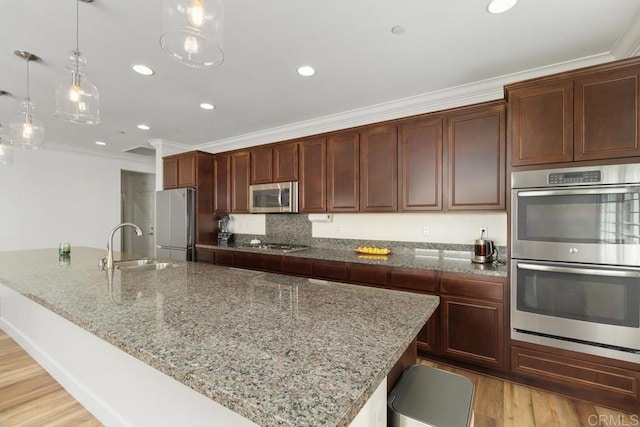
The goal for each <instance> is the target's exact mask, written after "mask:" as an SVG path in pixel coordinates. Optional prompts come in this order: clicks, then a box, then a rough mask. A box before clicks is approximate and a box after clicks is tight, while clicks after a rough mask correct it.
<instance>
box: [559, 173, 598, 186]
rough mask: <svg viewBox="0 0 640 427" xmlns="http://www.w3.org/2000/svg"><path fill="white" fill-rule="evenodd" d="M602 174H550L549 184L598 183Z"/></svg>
mask: <svg viewBox="0 0 640 427" xmlns="http://www.w3.org/2000/svg"><path fill="white" fill-rule="evenodd" d="M601 180H602V172H601V171H599V170H592V171H581V172H561V173H550V174H549V179H548V182H549V184H581V183H587V182H600V181H601Z"/></svg>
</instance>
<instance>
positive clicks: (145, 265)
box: [115, 258, 181, 271]
mask: <svg viewBox="0 0 640 427" xmlns="http://www.w3.org/2000/svg"><path fill="white" fill-rule="evenodd" d="M115 264H116V267H117V268H118V269H120V270H123V271H146V270H164V269H166V268H174V267H180V265H181V264H175V263H172V262H162V261H157V260H155V259H147V258H145V259H131V260H126V261H118V262H116V263H115Z"/></svg>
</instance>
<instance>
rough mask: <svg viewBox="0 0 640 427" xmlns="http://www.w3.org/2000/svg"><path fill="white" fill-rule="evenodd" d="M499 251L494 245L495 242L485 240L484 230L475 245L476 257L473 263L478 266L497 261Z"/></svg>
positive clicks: (474, 256)
mask: <svg viewBox="0 0 640 427" xmlns="http://www.w3.org/2000/svg"><path fill="white" fill-rule="evenodd" d="M497 254H498V250H497V249H496V247H495V245H494V244H493V240H486V239H485V238H484V230H482V233H480V238H479V239H476V242H475V244H474V255H473V258H472V259H471V262H474V263H476V264H488V263H491V262H493V261H495V260H496V256H497Z"/></svg>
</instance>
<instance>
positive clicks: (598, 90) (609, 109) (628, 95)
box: [574, 67, 640, 160]
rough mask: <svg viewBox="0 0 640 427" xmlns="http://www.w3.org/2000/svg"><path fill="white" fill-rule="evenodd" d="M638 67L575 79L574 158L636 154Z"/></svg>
mask: <svg viewBox="0 0 640 427" xmlns="http://www.w3.org/2000/svg"><path fill="white" fill-rule="evenodd" d="M639 78H640V68H638V67H634V68H628V69H624V70H619V71H616V72H602V73H599V74H595V75H592V76H589V77H585V78H581V79H577V80H576V82H575V111H574V114H575V117H574V120H575V135H574V138H575V140H574V160H594V159H611V158H620V157H629V156H640V144H639V138H640V136H639V135H640V84H639Z"/></svg>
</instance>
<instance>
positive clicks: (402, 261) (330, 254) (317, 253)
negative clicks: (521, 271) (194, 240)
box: [196, 244, 507, 277]
mask: <svg viewBox="0 0 640 427" xmlns="http://www.w3.org/2000/svg"><path fill="white" fill-rule="evenodd" d="M196 247H197V248H207V249H219V250H228V251H239V252H250V253H262V254H271V255H282V256H287V257H298V258H308V259H319V260H326V261H344V262H349V263H359V264H372V265H384V266H388V267H398V268H414V269H418V270H432V271H442V272H449V273H460V274H478V275H485V276H497V277H507V267H506V265H505V264H504V263H498V264H493V263H491V264H475V263H473V262H471V260H470V259H468V258H455V257H447V256H446V254H445V256H442V255H443V254H442V253H440V254H439V256H416V255H410V254H395V253H392V254H391V255H389V256H386V257H384V256H382V257H381V256H367V255H362V254H358V253H356V252H355V251H354V250H342V249H324V248H313V247H312V248H309V249H305V250H301V251H294V252H283V251H281V250H273V249H263V248H252V247H248V246H245V245H234V246H217V245H201V244H198V245H196ZM435 252H436V253H437V251H435Z"/></svg>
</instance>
